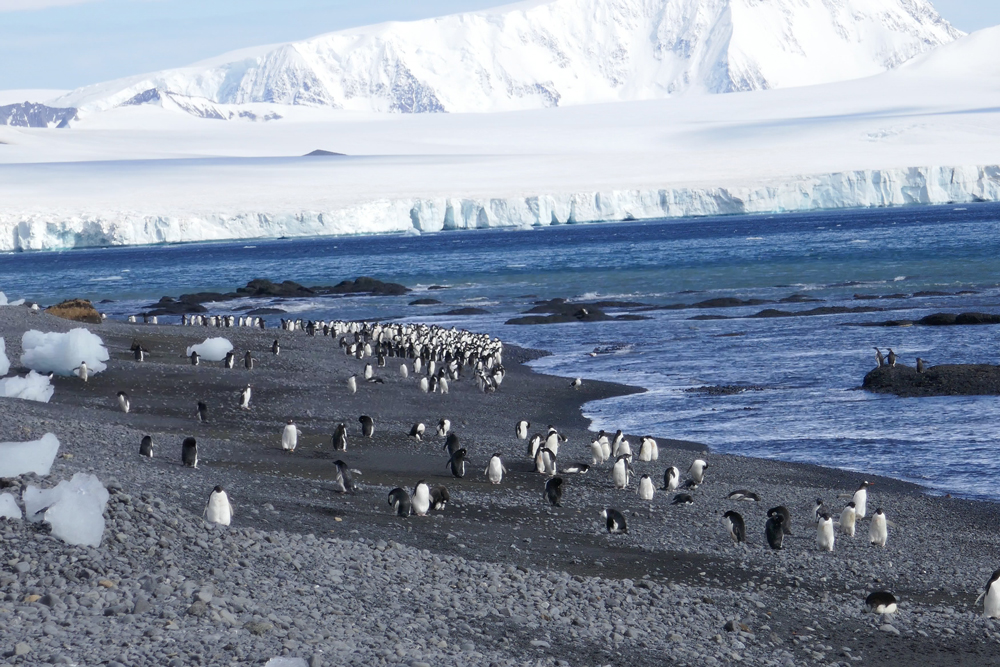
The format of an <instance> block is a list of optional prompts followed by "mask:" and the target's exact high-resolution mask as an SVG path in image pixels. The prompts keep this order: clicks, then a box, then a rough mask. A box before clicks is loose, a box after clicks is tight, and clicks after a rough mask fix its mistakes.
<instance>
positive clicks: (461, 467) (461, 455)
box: [446, 448, 466, 479]
mask: <svg viewBox="0 0 1000 667" xmlns="http://www.w3.org/2000/svg"><path fill="white" fill-rule="evenodd" d="M465 454H466V451H465V449H464V448H462V449H459V450H458V451H457V452H455V453H454V454H452V455H451V458H450V459H448V463H447V464H446V465H448V466H450V467H451V474H452V475H453V476H454V477H457V478H458V479H462V478H463V477H465Z"/></svg>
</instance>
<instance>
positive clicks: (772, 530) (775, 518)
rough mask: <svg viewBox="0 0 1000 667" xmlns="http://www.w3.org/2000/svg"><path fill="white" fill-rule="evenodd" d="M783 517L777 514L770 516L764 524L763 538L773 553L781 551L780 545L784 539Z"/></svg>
mask: <svg viewBox="0 0 1000 667" xmlns="http://www.w3.org/2000/svg"><path fill="white" fill-rule="evenodd" d="M784 528H785V516H784V515H783V514H781V513H779V512H775V513H774V514H770V515H769V516H768V519H767V523H766V524H764V537H766V538H767V544H768V546H769V547H771V548H772V549H774V550H775V551H777V550H779V549H781V543H782V541H784V539H785V530H784Z"/></svg>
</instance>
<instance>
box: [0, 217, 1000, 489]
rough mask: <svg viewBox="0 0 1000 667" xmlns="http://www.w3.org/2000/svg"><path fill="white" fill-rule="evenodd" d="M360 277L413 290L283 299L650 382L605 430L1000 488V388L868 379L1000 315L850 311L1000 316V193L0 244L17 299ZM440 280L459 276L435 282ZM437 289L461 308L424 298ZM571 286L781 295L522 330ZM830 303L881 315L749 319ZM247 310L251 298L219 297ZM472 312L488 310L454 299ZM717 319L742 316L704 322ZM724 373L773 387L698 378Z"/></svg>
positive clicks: (937, 485) (547, 363)
mask: <svg viewBox="0 0 1000 667" xmlns="http://www.w3.org/2000/svg"><path fill="white" fill-rule="evenodd" d="M361 275H367V276H373V277H376V278H379V279H382V280H386V281H394V282H400V283H403V284H405V285H407V286H409V287H412V288H413V289H414V292H413V293H412V294H410V295H407V296H405V297H380V298H368V297H349V298H341V297H338V298H315V299H301V300H294V301H284V302H275V303H272V304H269V305H273V306H276V307H280V308H282V309H284V310H286V311H287V312H288V313H290V315H288V317H292V316H294V317H303V318H324V319H330V318H368V319H374V318H402V319H405V320H409V321H417V320H419V321H425V322H434V323H438V324H442V325H448V326H451V325H455V326H459V327H464V328H468V329H472V330H476V331H487V332H489V333H491V334H493V335H496V336H499V337H500V338H501V339H503V340H504V341H508V342H511V343H515V344H518V345H523V346H528V347H533V348H540V349H544V350H548V351H549V352H551V353H552V355H551V356H548V357H545V358H543V359H540V360H538V361H537V362H535V366H536V368H538V369H539V370H541V371H547V372H552V373H556V374H561V375H567V376H581V377H583V378H584V380H586V379H588V378H597V379H605V380H613V381H618V382H624V383H627V384H632V385H638V386H642V387H645V388H646V389H648V390H649V391H648V392H647V393H644V394H640V395H634V396H627V397H621V398H615V399H611V400H606V401H600V402H596V403H591V404H588V405H587V406H586V407H585V413H586V414H587V416H589V417H590V418H592V419H593V420H594V427H595V428H604V429H610V430H614V429H617V428H622V429H625V430H628V431H632V432H642V433H647V432H648V433H654V434H659V435H663V436H669V437H674V438H681V439H688V440H695V441H699V442H704V443H706V444H708V445H709V446H710V447H712V448H713V449H715V450H718V451H725V452H732V453H737V454H745V455H750V456H759V457H767V458H776V459H782V460H787V461H804V462H810V463H817V464H821V465H826V466H835V467H839V468H846V469H850V470H857V471H863V472H870V473H877V474H882V475H888V476H891V477H896V478H900V479H905V480H910V481H915V482H918V483H920V484H923V485H925V486H926V487H927V488H928V489H929V490H930V491H932V492H937V493H951V494H953V495H961V496H965V497H971V498H983V499H990V500H1000V397H985V396H984V397H947V398H919V399H900V398H896V397H892V396H875V395H871V394H868V393H865V392H862V391H858V390H857V388H858V387H859V386H860V384H861V381H862V378H863V377H864V375H865V373H867V372H868V371H869V370H871V369H872V368H873V367H874V365H875V356H874V354H875V353H874V350H873V349H872V348H873V346H876V345H877V346H879V347H880V348H882V350H883V351H885V350H886V348H888V347H892V348H893V349H894V350H895V351H896V352H897V354H899V355H900V359H901V362H902V363H906V364H907V365H913V364H914V360H915V358H916V357H917V356H920V357H923V358H924V359H926V360H927V361H928V363H929V364H931V365H936V364H943V363H998V359H997V356H998V355H997V350H998V342H1000V327H997V326H988V325H987V326H962V327H923V326H914V327H906V328H900V327H890V328H885V327H874V328H873V327H858V326H850V324H851V323H858V322H874V321H883V320H899V319H906V320H916V319H919V318H920V317H922V316H924V315H927V314H930V313H934V312H955V313H959V312H968V311H978V312H991V313H996V312H1000V206H998V205H995V204H979V205H963V206H938V207H914V208H903V209H891V210H863V211H836V212H821V213H809V214H797V213H796V214H783V215H768V216H741V217H719V218H701V219H694V220H680V221H678V220H670V221H655V222H641V223H639V222H635V223H609V224H587V225H565V226H557V227H546V228H538V229H531V230H518V231H501V230H476V231H458V232H444V233H439V234H433V235H424V236H395V235H394V236H364V237H360V236H359V237H346V238H344V237H341V238H333V239H295V240H280V239H279V240H253V241H246V242H238V243H211V244H189V245H168V246H155V247H142V248H108V249H90V250H72V251H65V252H50V253H22V254H7V255H0V290H3V291H4V292H5V293H6V294H7V296H8V297H9V298H11V299H15V298H22V297H23V298H27V299H31V300H39V301H41V302H42V303H44V304H49V303H54V302H57V301H59V300H62V299H63V298H69V297H85V298H90V299H92V300H94V301H101V300H103V299H110V300H113V303H104V304H101V305H100V308H101V309H102V310H104V311H105V312H107V313H108V314H109V316H111V317H118V318H124V317H125V316H127V315H128V314H131V313H136V312H140V311H141V310H142V307H144V306H146V305H148V304H151V303H153V302H155V301H156V300H158V299H159V297H160V296H163V295H172V296H177V295H179V294H182V293H185V292H195V291H223V292H225V291H232V290H233V289H234V288H236V287H238V286H242V285H244V284H245V283H246V282H247V281H249V280H251V279H253V278H270V279H273V280H285V279H288V280H294V281H297V282H299V283H302V284H305V285H332V284H335V283H337V282H339V281H341V280H344V279H348V278H354V277H356V276H361ZM434 285H441V286H446V287H447V288H448V289H444V290H428V288H429V287H431V286H434ZM928 293H930V294H928ZM793 295H796V296H795V297H794V299H793V300H792V301H785V302H781V300H782V299H786V300H787V299H788V297H792V296H793ZM421 297H427V298H435V299H439V300H440V301H442V302H443V303H442V305H431V306H411V305H408V304H409V303H410V301H412V300H414V299H417V298H421ZM554 297H564V298H569V299H572V300H627V301H634V302H641V303H644V304H650V305H659V306H663V305H669V304H693V303H696V302H701V301H705V300H708V299H715V298H718V297H735V298H739V299H744V300H745V299H761V300H767V301H773V302H777V303H769V304H766V305H758V306H743V307H730V308H713V309H675V310H651V311H648V312H645V313H643V314H644V315H646V316H648V317H649V318H650V319H648V320H644V321H612V322H593V323H579V322H576V323H570V324H558V325H546V326H512V325H506V324H504V322H505V321H506V320H508V319H509V318H511V317H513V316H516V315H518V314H519V313H521V312H523V311H525V310H527V309H528V308H530V307H531V306H532V305H533V303H534V302H535V301H538V300H541V299H550V298H554ZM870 297H881V298H878V299H871V298H870ZM886 297H891V298H886ZM803 298H809V299H816V301H810V302H803V301H802V300H803ZM252 305H253V306H260V305H262V304H260V303H259V302H255V303H253V304H252ZM825 306H849V307H858V306H868V307H874V308H879V309H883V310H881V311H879V312H870V313H852V314H842V315H821V316H807V317H783V318H773V319H770V318H764V319H761V318H744V317H743V316H747V315H751V314H754V313H757V312H758V311H761V310H763V309H765V308H778V309H781V310H787V311H804V310H809V309H812V308H816V307H825ZM250 307H252V306H251V304H250V303H249V302H246V301H235V302H227V303H225V304H220V305H218V306H217V307H216V306H213V307H212V311H213V312H218V313H222V312H235V311H240V310H245V309H247V308H250ZM461 307H477V308H481V309H484V310H486V311H489V314H485V315H474V316H447V315H441V314H440V313H443V312H446V311H448V310H451V309H454V308H461ZM609 312H611V313H612V314H617V313H618V312H620V311H614V310H612V311H609ZM704 315H712V316H725V317H728V318H733V319H708V320H706V319H692V318H693V317H696V316H704ZM176 319H177V318H165V321H173V320H176ZM273 319H275V320H276V318H273ZM595 349H596V350H598V351H599V353H598V354H597V355H596V356H591V355H590V353H592V352H594V351H595ZM709 385H757V386H758V387H759V390H756V391H747V392H744V393H739V394H736V395H731V396H709V395H705V394H703V393H692V392H688V391H685V390H686V389H691V388H695V387H703V386H709Z"/></svg>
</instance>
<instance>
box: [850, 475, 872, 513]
mask: <svg viewBox="0 0 1000 667" xmlns="http://www.w3.org/2000/svg"><path fill="white" fill-rule="evenodd" d="M872 484H874V482H867V481H865V482H861V486H859V487H858V490H857V491H855V492H854V497H853V498H851V500H852V501H854V507H855V512H857V515H858V518H859V519H864V518H865V513H866V511H867V508H868V487H869V486H871V485H872Z"/></svg>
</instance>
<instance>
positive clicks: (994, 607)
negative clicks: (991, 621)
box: [973, 570, 1000, 618]
mask: <svg viewBox="0 0 1000 667" xmlns="http://www.w3.org/2000/svg"><path fill="white" fill-rule="evenodd" d="M998 582H1000V570H996V571H995V572H993V575H992V576H991V577H990V580H989V581H987V582H986V587H985V588H984V589H983V592H982V593H980V594H979V597H977V598H976V602H975V604H974V605H973V606H975V605H978V604H979V601H980V600H983V616H985V617H986V618H1000V583H998ZM983 598H985V600H984V599H983Z"/></svg>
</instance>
